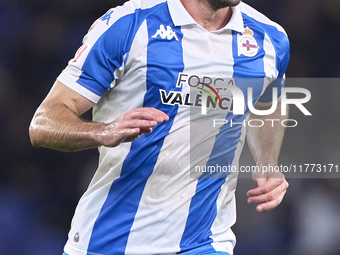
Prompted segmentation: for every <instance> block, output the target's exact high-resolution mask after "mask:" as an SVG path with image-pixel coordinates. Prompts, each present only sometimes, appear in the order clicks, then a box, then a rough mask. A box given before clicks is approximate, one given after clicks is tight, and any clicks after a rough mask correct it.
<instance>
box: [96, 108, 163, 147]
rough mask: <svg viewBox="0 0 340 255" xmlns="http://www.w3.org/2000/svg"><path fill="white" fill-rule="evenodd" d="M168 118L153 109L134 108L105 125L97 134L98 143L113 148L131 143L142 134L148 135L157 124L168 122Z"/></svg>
mask: <svg viewBox="0 0 340 255" xmlns="http://www.w3.org/2000/svg"><path fill="white" fill-rule="evenodd" d="M168 120H169V116H168V115H166V114H165V113H164V112H162V111H160V110H157V109H155V108H136V109H132V110H131V111H129V112H127V113H125V114H124V115H122V116H120V117H119V118H118V119H116V120H115V121H113V122H111V123H108V124H105V125H104V126H103V130H100V132H99V138H98V139H99V140H100V143H101V144H102V145H104V146H107V147H115V146H117V145H119V144H120V143H122V142H131V141H134V140H136V139H138V138H139V137H141V136H142V135H143V134H150V133H151V132H152V128H153V127H154V126H156V125H157V123H162V122H164V121H168Z"/></svg>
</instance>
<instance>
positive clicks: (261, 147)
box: [247, 102, 288, 165]
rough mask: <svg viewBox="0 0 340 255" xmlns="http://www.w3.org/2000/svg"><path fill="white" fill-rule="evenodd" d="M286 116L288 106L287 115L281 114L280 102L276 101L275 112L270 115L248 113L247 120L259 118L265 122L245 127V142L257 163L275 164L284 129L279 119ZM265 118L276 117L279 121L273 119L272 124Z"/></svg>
mask: <svg viewBox="0 0 340 255" xmlns="http://www.w3.org/2000/svg"><path fill="white" fill-rule="evenodd" d="M287 117H288V107H287V115H281V102H279V103H278V105H277V108H276V110H275V112H273V113H272V114H270V115H266V116H260V115H255V114H253V113H250V114H249V120H250V119H261V120H263V121H264V123H265V125H264V126H262V127H249V126H248V127H247V142H248V145H249V148H250V151H251V153H252V155H253V158H254V160H255V162H256V164H257V165H260V164H262V165H268V164H271V165H277V162H278V157H279V153H280V149H281V145H282V140H283V136H284V131H285V128H284V127H283V126H282V125H281V121H282V120H284V119H287ZM266 119H267V120H269V119H276V120H279V121H275V122H274V124H272V122H271V121H265V120H266ZM272 125H273V126H272Z"/></svg>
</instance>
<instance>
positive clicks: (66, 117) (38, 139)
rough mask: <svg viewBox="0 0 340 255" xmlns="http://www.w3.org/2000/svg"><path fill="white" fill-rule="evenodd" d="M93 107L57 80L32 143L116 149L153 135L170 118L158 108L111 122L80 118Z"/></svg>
mask: <svg viewBox="0 0 340 255" xmlns="http://www.w3.org/2000/svg"><path fill="white" fill-rule="evenodd" d="M92 106H93V103H92V102H91V101H89V100H88V99H86V98H84V97H83V96H81V95H79V94H78V93H76V92H74V91H73V90H71V89H69V88H68V87H66V86H65V85H63V84H62V83H60V82H59V81H56V83H55V84H54V86H53V87H52V89H51V91H50V93H49V94H48V95H47V97H46V98H45V100H44V101H43V102H42V104H41V105H40V106H39V108H38V109H37V111H36V113H35V115H34V117H33V119H32V122H31V125H30V128H29V133H30V139H31V142H32V144H33V145H34V146H36V147H47V148H51V149H56V150H60V151H77V150H84V149H88V148H93V147H98V146H101V145H104V146H107V147H115V146H117V145H119V144H120V143H122V142H130V141H133V140H135V139H137V138H139V137H140V136H141V135H142V134H148V133H151V132H152V127H154V126H156V125H157V123H162V122H163V121H167V120H168V119H169V117H168V116H167V115H166V114H165V113H163V112H162V111H160V110H157V109H155V108H138V109H133V110H131V111H129V112H127V113H126V114H124V115H122V116H121V117H119V118H118V119H117V120H115V121H113V122H110V123H98V122H92V121H86V120H83V119H82V118H81V117H80V116H81V115H82V114H83V113H84V112H86V111H88V110H89V109H90V108H92Z"/></svg>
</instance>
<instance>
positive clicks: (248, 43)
mask: <svg viewBox="0 0 340 255" xmlns="http://www.w3.org/2000/svg"><path fill="white" fill-rule="evenodd" d="M237 47H238V55H239V56H241V55H244V56H246V57H254V56H256V54H257V53H258V51H259V46H258V44H257V41H256V39H255V38H254V31H253V30H251V29H250V28H249V27H246V28H245V29H244V32H243V34H242V35H237Z"/></svg>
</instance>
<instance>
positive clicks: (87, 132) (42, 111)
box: [29, 103, 105, 151]
mask: <svg viewBox="0 0 340 255" xmlns="http://www.w3.org/2000/svg"><path fill="white" fill-rule="evenodd" d="M51 109H53V111H51ZM104 126H105V124H102V123H97V122H90V121H85V120H83V119H81V118H80V117H79V116H77V115H76V114H75V113H74V112H72V111H71V110H70V109H69V108H68V107H67V106H66V105H65V104H63V103H55V104H53V106H52V105H49V103H46V104H43V105H41V106H40V107H39V108H38V110H37V112H36V113H35V115H34V117H33V120H32V122H31V125H30V129H29V133H30V139H31V142H32V144H33V145H34V146H35V147H46V148H51V149H55V150H59V151H79V150H84V149H88V148H94V147H98V146H99V145H101V144H100V142H99V140H100V139H99V138H100V132H101V130H103V128H104Z"/></svg>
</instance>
